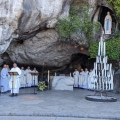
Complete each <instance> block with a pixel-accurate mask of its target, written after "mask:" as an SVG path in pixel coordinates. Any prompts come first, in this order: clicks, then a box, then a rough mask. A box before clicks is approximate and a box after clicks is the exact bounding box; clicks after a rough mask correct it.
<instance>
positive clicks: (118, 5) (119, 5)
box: [108, 0, 120, 23]
mask: <svg viewBox="0 0 120 120" xmlns="http://www.w3.org/2000/svg"><path fill="white" fill-rule="evenodd" d="M108 2H109V3H110V4H111V5H112V6H113V8H114V10H115V12H116V16H117V18H118V20H119V23H120V0H108Z"/></svg>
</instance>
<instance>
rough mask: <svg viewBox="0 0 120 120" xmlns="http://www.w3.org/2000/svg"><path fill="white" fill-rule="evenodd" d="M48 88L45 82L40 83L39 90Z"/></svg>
mask: <svg viewBox="0 0 120 120" xmlns="http://www.w3.org/2000/svg"><path fill="white" fill-rule="evenodd" d="M46 87H47V86H46V84H45V82H39V84H38V90H40V91H43V90H45V88H46Z"/></svg>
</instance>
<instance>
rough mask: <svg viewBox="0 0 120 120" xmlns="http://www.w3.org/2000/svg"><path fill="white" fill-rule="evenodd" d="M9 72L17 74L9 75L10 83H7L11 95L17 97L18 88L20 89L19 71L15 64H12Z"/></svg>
mask: <svg viewBox="0 0 120 120" xmlns="http://www.w3.org/2000/svg"><path fill="white" fill-rule="evenodd" d="M9 72H17V73H18V75H11V78H10V82H9V86H10V89H11V94H12V96H13V95H15V96H17V95H18V93H19V88H20V75H21V70H20V68H18V67H17V64H16V63H13V68H12V69H11V70H10V71H9Z"/></svg>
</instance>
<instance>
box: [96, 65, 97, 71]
mask: <svg viewBox="0 0 120 120" xmlns="http://www.w3.org/2000/svg"><path fill="white" fill-rule="evenodd" d="M96 71H97V63H96Z"/></svg>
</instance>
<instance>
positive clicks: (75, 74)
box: [73, 69, 79, 87]
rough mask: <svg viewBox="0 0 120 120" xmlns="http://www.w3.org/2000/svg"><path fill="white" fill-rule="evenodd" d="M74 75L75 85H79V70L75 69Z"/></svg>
mask: <svg viewBox="0 0 120 120" xmlns="http://www.w3.org/2000/svg"><path fill="white" fill-rule="evenodd" d="M73 77H74V87H78V81H79V71H78V70H77V69H75V72H74V73H73Z"/></svg>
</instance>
